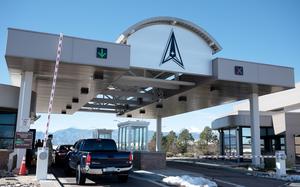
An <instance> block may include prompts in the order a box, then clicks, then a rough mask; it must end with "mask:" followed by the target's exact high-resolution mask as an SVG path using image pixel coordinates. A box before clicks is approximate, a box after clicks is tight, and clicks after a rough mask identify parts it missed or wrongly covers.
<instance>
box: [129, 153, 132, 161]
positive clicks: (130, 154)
mask: <svg viewBox="0 0 300 187" xmlns="http://www.w3.org/2000/svg"><path fill="white" fill-rule="evenodd" d="M128 159H129V161H132V153H131V152H130V153H129V157H128Z"/></svg>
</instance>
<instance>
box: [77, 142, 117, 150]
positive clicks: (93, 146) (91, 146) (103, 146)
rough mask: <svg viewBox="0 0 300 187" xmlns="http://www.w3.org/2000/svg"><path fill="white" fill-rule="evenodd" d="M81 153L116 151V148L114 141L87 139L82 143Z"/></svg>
mask: <svg viewBox="0 0 300 187" xmlns="http://www.w3.org/2000/svg"><path fill="white" fill-rule="evenodd" d="M82 150H83V151H116V150H117V146H116V143H115V141H114V140H110V139H89V140H86V141H84V145H83V148H82Z"/></svg>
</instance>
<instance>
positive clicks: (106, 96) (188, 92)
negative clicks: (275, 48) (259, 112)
mask: <svg viewBox="0 0 300 187" xmlns="http://www.w3.org/2000/svg"><path fill="white" fill-rule="evenodd" d="M159 20H161V19H154V22H155V23H157V22H158V21H159ZM163 20H165V22H166V20H168V23H173V24H175V23H180V26H182V27H186V28H189V29H191V30H193V32H198V31H199V32H200V31H202V35H201V36H202V37H204V39H205V41H206V42H208V43H210V47H212V53H214V52H217V51H219V50H220V49H221V47H220V46H219V44H218V43H217V42H216V41H215V40H214V39H212V38H211V37H210V36H209V35H208V34H207V33H206V32H204V31H203V29H199V27H195V26H194V25H193V27H191V23H186V22H184V20H180V19H174V20H173V21H174V22H171V21H172V19H171V18H168V19H167V18H164V19H163ZM154 22H153V20H148V21H147V20H146V21H145V22H141V23H140V24H137V25H136V26H138V28H141V27H144V26H145V25H146V26H147V25H149V24H150V25H151V24H154ZM184 23H185V24H184ZM132 28H134V27H132ZM195 29H196V31H195ZM197 29H198V30H197ZM129 30H130V29H129ZM133 32H134V31H131V32H125V34H126V33H127V34H126V36H125V38H126V37H128V35H129V34H128V33H130V34H132V33H133ZM57 38H58V36H57V35H53V34H46V33H37V32H32V31H23V30H16V29H9V32H8V41H7V49H6V55H5V57H6V62H7V66H8V69H9V73H10V76H11V80H12V82H13V84H14V85H17V86H19V82H20V77H21V76H20V75H21V73H22V72H24V71H32V72H33V73H34V80H33V88H34V91H36V94H37V102H36V103H37V107H36V111H37V112H40V113H44V112H47V111H48V102H49V95H50V89H51V82H52V75H53V70H54V64H55V63H54V62H55V50H56V46H57ZM121 39H122V38H121ZM121 39H120V40H121ZM122 41H123V42H124V41H125V39H124V36H123V39H122ZM125 43H126V42H125ZM208 45H209V44H208ZM97 47H105V48H108V49H109V51H112V53H109V54H114V55H116V54H117V55H116V56H117V57H115V56H113V57H112V56H109V57H108V58H109V59H107V60H103V59H97V58H96V57H95V52H96V51H95V49H96V48H97ZM62 54H63V55H62V62H61V64H60V67H59V73H58V79H57V83H56V84H57V87H56V93H55V97H54V104H53V109H52V111H53V113H59V114H60V113H66V114H73V113H74V112H77V111H86V112H106V113H115V114H117V115H119V116H124V117H134V118H157V117H158V116H159V117H167V116H172V115H177V114H181V113H185V112H190V111H194V110H199V109H202V108H206V107H212V106H217V105H220V104H224V103H228V102H233V101H238V100H242V99H247V98H249V95H250V94H251V93H252V92H257V93H258V94H259V95H265V94H269V93H273V92H278V91H282V90H286V89H290V88H293V87H294V74H293V69H292V68H286V67H279V66H271V65H262V64H258V63H252V62H244V61H235V60H229V59H218V58H217V59H215V60H213V61H212V62H211V70H210V71H212V76H205V75H194V74H184V73H177V72H174V71H166V70H163V71H159V70H153V69H146V68H144V69H143V68H136V67H131V66H130V60H129V59H130V46H128V45H124V44H116V43H109V42H101V41H94V40H87V39H82V38H75V37H68V36H65V37H64V41H63V52H62ZM91 56H93V57H91ZM236 66H239V67H244V71H245V75H243V76H237V75H235V74H234V68H235V67H236ZM275 70H276V75H274V74H273V75H272V74H271V73H268V72H272V71H275ZM253 76H255V77H260V78H259V79H257V80H256V79H254V78H255V77H253ZM275 76H276V77H285V79H284V80H278V79H276V78H274V77H275Z"/></svg>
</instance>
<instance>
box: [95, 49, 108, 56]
mask: <svg viewBox="0 0 300 187" xmlns="http://www.w3.org/2000/svg"><path fill="white" fill-rule="evenodd" d="M96 57H97V58H102V59H107V48H101V47H97V54H96Z"/></svg>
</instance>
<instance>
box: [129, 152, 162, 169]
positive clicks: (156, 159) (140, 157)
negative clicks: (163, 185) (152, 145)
mask: <svg viewBox="0 0 300 187" xmlns="http://www.w3.org/2000/svg"><path fill="white" fill-rule="evenodd" d="M133 167H134V168H136V169H141V170H149V169H165V168H166V153H165V152H148V151H135V152H133Z"/></svg>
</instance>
